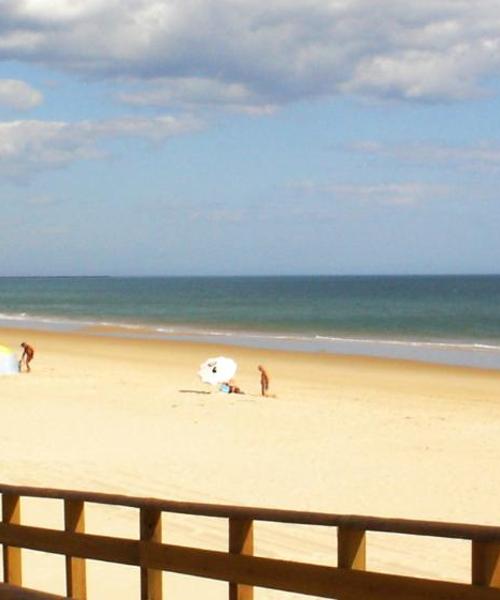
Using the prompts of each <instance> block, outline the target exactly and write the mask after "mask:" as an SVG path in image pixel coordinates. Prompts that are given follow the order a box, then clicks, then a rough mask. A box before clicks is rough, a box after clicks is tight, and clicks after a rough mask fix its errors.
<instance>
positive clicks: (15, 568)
mask: <svg viewBox="0 0 500 600" xmlns="http://www.w3.org/2000/svg"><path fill="white" fill-rule="evenodd" d="M20 522H21V498H20V497H19V496H18V495H16V494H9V493H4V494H3V495H2V524H3V523H6V524H12V525H18V524H19V523H20ZM3 579H4V581H5V583H11V584H13V585H21V584H22V566H21V548H19V547H16V546H15V544H14V545H12V544H4V546H3Z"/></svg>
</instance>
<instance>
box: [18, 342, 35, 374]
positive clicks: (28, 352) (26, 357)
mask: <svg viewBox="0 0 500 600" xmlns="http://www.w3.org/2000/svg"><path fill="white" fill-rule="evenodd" d="M21 348H23V355H22V356H21V360H20V361H19V371H22V369H23V361H24V363H25V364H26V371H28V373H29V372H30V371H31V368H30V362H31V361H32V360H33V357H34V356H35V350H34V349H33V348H32V347H31V346H30V345H29V344H27V343H26V342H23V343H22V344H21Z"/></svg>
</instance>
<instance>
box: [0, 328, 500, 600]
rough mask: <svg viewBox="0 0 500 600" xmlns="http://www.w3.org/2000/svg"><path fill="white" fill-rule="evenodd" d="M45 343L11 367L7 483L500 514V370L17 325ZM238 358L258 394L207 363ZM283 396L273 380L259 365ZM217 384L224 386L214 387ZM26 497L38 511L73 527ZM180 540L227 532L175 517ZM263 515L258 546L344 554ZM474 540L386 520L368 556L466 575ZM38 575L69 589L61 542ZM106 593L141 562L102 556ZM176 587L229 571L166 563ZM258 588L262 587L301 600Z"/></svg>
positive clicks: (413, 512) (4, 339)
mask: <svg viewBox="0 0 500 600" xmlns="http://www.w3.org/2000/svg"><path fill="white" fill-rule="evenodd" d="M21 341H27V342H29V343H31V344H32V345H33V346H34V347H35V349H36V356H35V359H34V361H33V363H32V373H30V374H22V375H20V376H10V377H7V376H6V377H2V378H0V404H1V405H0V481H2V482H3V483H10V484H15V485H34V486H43V487H61V488H70V489H82V490H91V491H102V492H115V493H120V494H130V495H136V496H153V497H158V498H166V499H173V500H186V501H196V502H209V503H210V502H213V503H223V504H242V505H248V506H265V507H277V508H289V509H297V510H307V511H322V512H334V513H348V514H359V515H375V516H387V517H404V518H410V519H429V520H443V521H452V522H470V523H478V524H494V525H500V502H499V500H500V478H498V477H497V475H496V473H497V462H498V456H499V454H500V435H499V433H500V371H486V370H484V371H483V370H478V369H467V368H461V367H448V366H436V365H430V364H423V363H416V362H405V361H396V360H384V359H375V358H363V357H347V356H333V355H327V354H305V353H287V352H281V351H269V350H256V349H247V348H237V347H227V346H225V347H224V346H222V347H221V346H214V345H208V344H192V343H186V342H172V341H158V340H139V339H123V338H117V337H102V336H101V337H99V336H96V335H85V334H81V333H80V334H76V333H53V332H40V331H27V330H14V329H5V330H2V331H0V343H2V344H6V345H11V346H13V347H16V348H18V347H19V344H20V342H21ZM220 354H223V355H226V356H230V357H232V358H234V359H235V360H236V361H237V362H238V364H239V370H238V374H237V382H238V384H239V385H240V387H241V388H242V389H243V390H244V391H245V392H246V394H245V395H243V396H240V395H227V394H222V393H218V392H214V391H212V390H211V388H210V387H208V386H206V385H204V384H202V383H201V382H200V381H199V379H198V377H197V374H196V373H197V369H198V366H199V364H200V363H201V362H203V361H204V360H205V359H206V358H208V357H209V356H217V355H220ZM258 364H263V365H264V366H265V367H266V368H267V369H268V371H269V374H270V376H271V390H270V391H271V393H273V394H275V395H276V397H273V398H262V397H260V396H259V374H258V372H257V365H258ZM211 391H212V393H209V392H211ZM59 509H60V505H59V504H58V503H55V502H54V501H47V500H45V501H41V500H27V501H26V502H25V504H24V505H23V511H24V522H29V523H30V524H31V523H32V524H37V525H40V526H49V525H51V526H52V525H53V526H58V527H60V526H61V511H60V510H59ZM87 525H88V529H89V530H90V531H92V532H95V533H101V534H104V535H106V534H109V535H111V534H116V535H131V536H136V535H137V513H136V511H134V510H131V509H122V508H102V507H95V506H89V507H88V510H87ZM164 529H165V533H164V539H165V540H167V539H168V541H169V542H171V543H180V544H186V545H193V546H199V547H206V548H214V549H225V548H226V545H227V533H226V524H225V523H224V522H220V521H219V520H216V519H200V518H193V517H185V516H168V517H166V518H165V528H164ZM319 529H320V530H319V531H318V529H314V528H309V527H297V526H295V527H293V526H290V525H270V524H267V525H265V524H257V525H256V533H255V535H256V552H257V553H259V554H262V555H266V556H272V557H279V558H284V559H288V558H289V559H294V560H303V561H307V562H309V561H310V562H319V563H325V564H328V563H330V564H335V550H336V545H335V544H336V542H335V530H334V529H332V530H330V529H326V528H319ZM469 554H470V547H469V545H468V544H467V543H466V542H461V541H455V540H454V541H449V542H446V541H439V540H438V541H436V540H425V539H418V538H410V537H407V536H391V537H389V536H387V535H384V534H369V536H368V568H369V569H370V570H383V571H386V572H394V573H404V574H412V575H415V576H424V577H436V578H444V579H449V580H454V581H467V580H468V578H469V573H470V570H469V569H470V567H469V565H470V556H469ZM24 562H25V565H24V567H25V568H24V572H25V584H26V585H29V586H32V587H38V588H40V589H46V590H48V591H53V592H59V593H61V592H63V590H64V587H63V586H64V583H63V582H64V580H63V572H64V563H63V559H62V558H61V557H50V556H49V557H46V556H44V555H41V554H39V553H35V552H27V551H25V552H24ZM88 572H89V598H102V599H114V598H120V599H127V598H130V599H132V598H137V597H138V589H139V578H138V572H137V570H136V569H132V568H127V567H117V566H113V565H108V564H104V563H93V562H90V563H89V566H88ZM165 587H166V588H167V589H168V590H169V598H174V599H175V598H194V597H204V598H208V599H212V598H213V599H214V600H215V598H221V597H225V589H226V585H225V584H223V583H218V582H207V581H203V580H197V579H194V578H187V577H183V576H176V575H170V574H168V575H166V576H165ZM292 597H295V596H292V595H291V594H284V593H281V594H280V593H276V592H271V591H267V590H256V598H257V599H268V598H269V599H271V598H273V599H274V598H276V599H279V598H292Z"/></svg>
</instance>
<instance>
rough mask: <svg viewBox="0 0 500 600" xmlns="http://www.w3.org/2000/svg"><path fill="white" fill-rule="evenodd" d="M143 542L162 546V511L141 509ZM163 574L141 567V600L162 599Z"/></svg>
mask: <svg viewBox="0 0 500 600" xmlns="http://www.w3.org/2000/svg"><path fill="white" fill-rule="evenodd" d="M140 529H141V541H142V542H146V543H148V542H155V543H158V544H161V511H160V510H156V509H152V508H141V528H140ZM162 593H163V592H162V572H161V571H158V570H156V569H147V568H145V567H141V600H161V599H162Z"/></svg>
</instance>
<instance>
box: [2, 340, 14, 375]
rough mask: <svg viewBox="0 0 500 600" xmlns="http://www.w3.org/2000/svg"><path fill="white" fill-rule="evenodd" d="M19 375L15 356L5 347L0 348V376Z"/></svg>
mask: <svg viewBox="0 0 500 600" xmlns="http://www.w3.org/2000/svg"><path fill="white" fill-rule="evenodd" d="M16 373H19V365H18V362H17V358H16V355H15V354H14V352H13V351H12V350H11V349H10V348H8V347H7V346H0V375H15V374H16Z"/></svg>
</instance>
